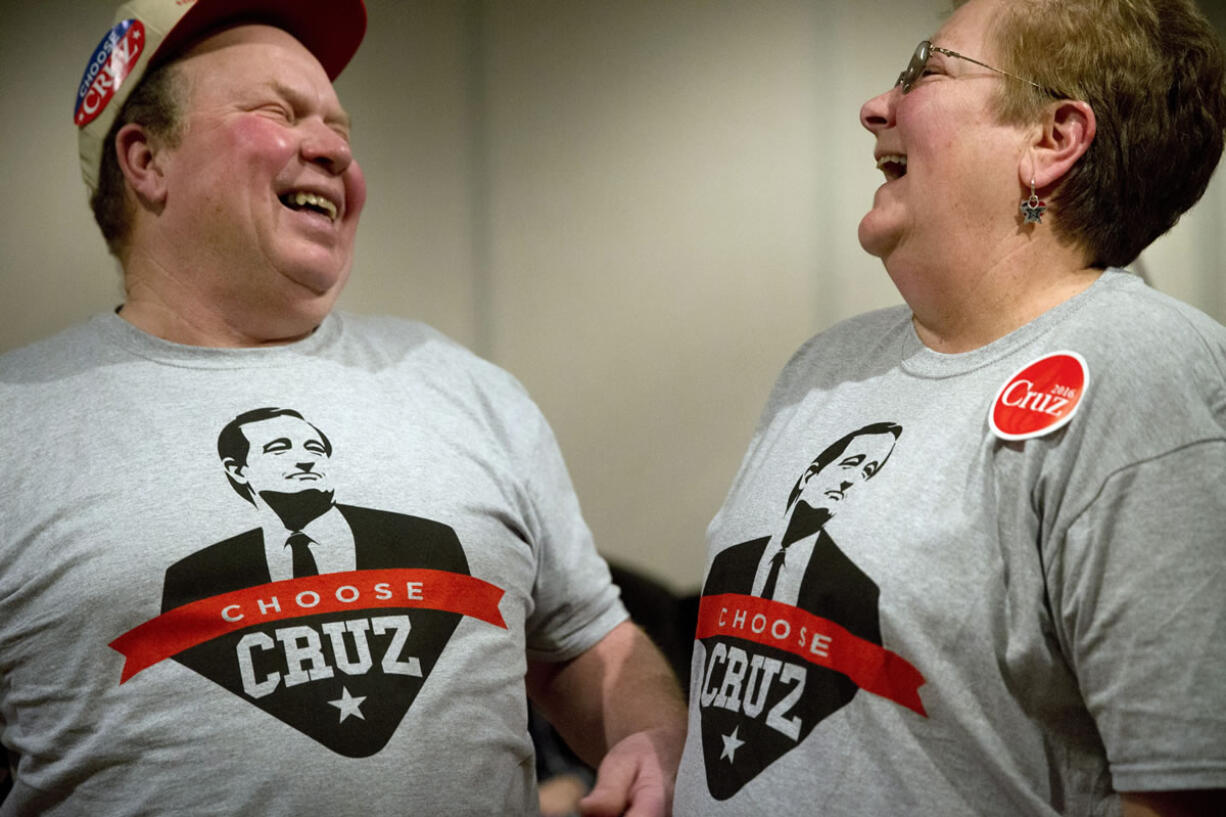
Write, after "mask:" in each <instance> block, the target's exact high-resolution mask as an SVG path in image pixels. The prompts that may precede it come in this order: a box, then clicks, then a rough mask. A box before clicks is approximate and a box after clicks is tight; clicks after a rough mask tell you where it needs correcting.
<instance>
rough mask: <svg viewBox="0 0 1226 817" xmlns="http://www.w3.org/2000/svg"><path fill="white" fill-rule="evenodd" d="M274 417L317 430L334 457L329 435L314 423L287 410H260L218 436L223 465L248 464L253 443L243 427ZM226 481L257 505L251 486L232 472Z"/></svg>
mask: <svg viewBox="0 0 1226 817" xmlns="http://www.w3.org/2000/svg"><path fill="white" fill-rule="evenodd" d="M273 417H297V418H298V419H299V420H301V421H302V422H304V423H306V424H307V425H309V426H310V427H311V428H314V429H315V433H316V434H318V435H319V440H320V442H322V443H323V444H324V453H325V454H327V455H328V456H329V457H331V456H332V443H331V442H329V440H328V435H327V434H324V433H323V432H322V431H320V430H319V428H318V427H316V426H315V424H314V423H311V422H308V421H307V419H306V418H305V417H303V416H302V415H301V414H299V413H298V412H296V411H294V410H293V409H287V408H258V409H252V410H251V411H244V412H243V413H242V414H240V415H238V416H237V417H235V418H234V419H233V420H231V421H230V422H228V423H226V427H225V428H223V429H222V430H221V433H220V434H218V435H217V456H218V457H220V458H221V461H222V464H225V462H226V460H234V461H235V462H237V463H241V464H243V465H246V464H247V454H248V453H249V452H250V450H251V443H250V441H248V439H247V435H246V434H244V433H243V426H245V425H247V424H248V423H258V422H259V421H260V420H271V419H272V418H273ZM226 479H228V480H229V481H230V487H231V488H233V489H234V490H235V491H236V492H237V493H238V495H239V496H241V497H242V498H243V499H245V500H247V501H248V502H250V503H251V504H252V505H254V504H255V497H254V492H253V491H252V488H251V486H250V485H244V484H243V483H241V482H239V481H237V480H236V479H234V477H232V476H230V472H229V471H227V472H226Z"/></svg>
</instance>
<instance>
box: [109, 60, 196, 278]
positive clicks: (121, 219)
mask: <svg viewBox="0 0 1226 817" xmlns="http://www.w3.org/2000/svg"><path fill="white" fill-rule="evenodd" d="M185 86H186V82H185V81H184V79H183V77H182V74H181V72H180V71H179V70H178V68H177V67H176V63H175V62H173V61H171V62H168V63H165V64H163V65H159V66H157V67H156V68H154V69H153V70H151V71H150V72H149V73H148V74H146V75H145V76H144V77H143V78H142V79H141V82H140V84H139V85H137V86H136V89H135V90H133V91H132V94H131V95H130V96H129V97H128V98H127V100H126V101H125V102H124V105H123V108H121V109H120V111H119V116H117V117H115V121H114V122H113V123H111V129H110V130H109V131H107V134H106V140H105V141H104V142H103V145H102V158H101V161H100V163H99V167H98V188H97V189H96V190H95V191H94V194H93V196H91V197H90V200H89V204H90V207H92V208H93V211H94V221H96V222H98V227H99V228H100V229H101V230H102V237H103V238H105V239H106V246H107V249H109V250H110V252H111V255H113V256H115V257H116V258H118V259H119V260H120V261H123V260H124V257H125V254H126V253H127V249H128V239H129V237H130V234H131V231H132V217H133V212H132V210H133V208H132V204H131V202H129V201H128V196H127V190H126V187H127V185H126V181H125V179H124V175H123V171H122V170H121V169H120V168H119V160H118V159H117V158H116V156H115V134H117V133H119V129H120V128H122V127H123V126H124V125H127V124H128V123H130V122H135V123H137V124H138V125H142V126H143V127H144V128H145V130H146V131H148V133H149V135H150V136H151V137H153V138H155V139H158V140H159V141H161V142H162V144H163V145H165V146H168V147H174V146H176V145H178V144H179V139H180V138H181V137H182V135H183V127H182V124H183V123H182V115H183V98H182V97H183V94H184V93H185Z"/></svg>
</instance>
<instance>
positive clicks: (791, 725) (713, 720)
mask: <svg viewBox="0 0 1226 817" xmlns="http://www.w3.org/2000/svg"><path fill="white" fill-rule="evenodd" d="M901 433H902V427H901V426H899V425H897V424H894V423H889V422H883V423H874V424H871V425H867V426H864V427H863V428H860V429H856V430H855V431H852V432H850V433H849V434H847V435H845V436H844V437H842V438H840V439H839V440H837V441H835V442H834V443H832V444H831V445H829V446H828V447H827V448H826V449H825V450H823V451H822V452H821V453H820V454H819V455H818V456H817V458H816V459H814V460H813V462H812V464H810V466H809V468H808V469H807V470H806V471H805V472H804V474H802V475H801V477H800V479H799V480H798V481H797V483H796V486H795V487H794V488H793V490H792V492H791V495H790V496H789V497H788V498H787V503H786V506H785V513H784V514H783V515H782V517H781V525H780V529H779V530H778V531H776V532H774V533H772V534H771V535H768V536H763V537H761V538H758V539H753V540H750V541H747V542H742V543H740V544H736V545H733V546H731V547H728V548H726V549H724V550H722V551H721V552H720V553H719V554H718V555H716V557H715V559H714V561H713V563H712V565H711V569H710V571H709V572H708V574H707V579H706V582H705V583H704V586H703V589H702V600H701V605H700V610H699V620H698V631H697V634H696V637H697V638H698V640H699V641H701V642H702V644H703V646H704V648H705V665H704V666H703V668H702V677H701V685H700V687H699V691H698V694H697V699H696V702H697V704H698V706H699V710H700V721H701V729H702V736H701V740H702V753H703V759H704V764H705V767H706V779H707V787H708V790H709V791H710V793H711V796H712V797H714V798H715V799H717V800H726V799H728V798H730V797H732V796H733V795H735V794H736V793H737V792H738V791H740V790H741V788H742V787H743V786H744V785H745V784H746V783H748V782H749V781H750V780H752V779H754V778H755V777H757V776H758V775H759V774H760V773H762V771H763V770H765V769H766V768H767V767H769V766H770V765H771V764H772V763H774V762H775V761H776V760H778V759H779V758H780V757H782V756H783V755H784V754H786V753H787V752H789V751H791V750H792V749H793V748H795V747H796V746H798V745H799V744H801V743H802V742H803V741H804V740H805V738H806V737H807V736H808V735H809V734H810V733H811V732H812V731H813V730H814V729H815V728H820V724H821V722H822V721H823V720H825V719H826V718H827V717H829V716H830V715H832V714H833V713H835V712H837V711H838V710H839V709H841V708H843V707H844V706H846V705H847V704H848V703H849V702H850V701H851V700H852V698H853V697H855V695H856V694H857V693H859V692H860V691H861V690H864V691H867V692H870V693H872V694H876V695H881V696H883V697H885V698H888V699H890V700H892V701H894V702H895V703H897V704H899V705H900V706H904V707H906V708H908V709H910V710H912V711H913V712H915V713H917V714H918V715H921V716H923V715H924V714H925V713H924V707H923V704H922V702H921V700H920V696H919V691H918V690H919V687H920V686H921V685H922V684H923V683H924V678H923V676H922V675H921V674H920V673H919V671H918V670H916V669H915V668H914V667H913V666H911V665H910V664H909V663H908V662H907V661H906V660H905V659H903V658H902V657H900V656H898V655H895V654H894V653H892V652H890V651H888V650H886V649H885V648H884V647H883V646H882V639H881V632H880V625H879V621H878V611H877V601H878V596H879V590H878V587H877V585H876V583H874V582H873V580H872V578H870V577H869V576H867V575H866V574H865V573H864V572H863V571H862V570H861V569H860V568H859V567H857V566H856V564H854V563H853V562H852V561H851V560H850V559H849V558H848V557H847V556H846V555H845V554H844V553H843V551H842V550H840V549H839V547H838V545H837V544H836V543H835V541H834V540H833V539H832V538H831V537H830V536H829V535H828V534H827V533H826V531H825V530H824V526H825V524H826V522H827V521H828V520H829V519H830V518H832V517H833V516H834V515H835V514H836V513H838V510H839V507H840V506H841V505H842V503H843V502H845V501H848V500H849V498H850V497H852V496H854V495H855V494H857V493H859V492H860V491H864V490H867V488H866V487H865V484H866V483H868V482H869V480H871V479H872V478H873V476H875V475H876V473H877V472H878V471H879V470H880V469H881V468H882V467H884V466H885V465H886V463H887V462H888V460H889V457H890V454H891V453H892V452H893V449H894V446H895V444H896V443H897V441H898V440H899V438H900V436H901ZM696 680H697V679H696Z"/></svg>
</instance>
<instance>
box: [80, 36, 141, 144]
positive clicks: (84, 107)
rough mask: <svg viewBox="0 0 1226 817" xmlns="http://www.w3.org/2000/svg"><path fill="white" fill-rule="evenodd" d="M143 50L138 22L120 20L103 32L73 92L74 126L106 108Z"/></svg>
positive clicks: (86, 122)
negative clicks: (74, 102)
mask: <svg viewBox="0 0 1226 817" xmlns="http://www.w3.org/2000/svg"><path fill="white" fill-rule="evenodd" d="M144 50H145V26H144V24H143V23H142V22H141V21H140V20H123V21H122V22H119V23H117V24H116V25H115V27H114V28H112V29H111V30H110V31H108V32H107V33H106V36H104V37H103V38H102V42H100V43H98V47H97V48H95V49H94V55H93V56H92V57H90V58H89V64H88V65H87V66H85V73H84V75H82V77H81V85H80V87H79V88H78V89H77V102H76V105H75V106H74V107H73V111H72V121H73V122H75V123H76V125H77V127H79V128H83V127H85V126H86V125H88V124H89V123H90V122H93V121H94V120H95V119H96V118H97V117H98V114H100V113H102V111H103V110H105V109H106V106H107V103H109V102H110V101H111V99H112V98H114V96H115V92H116V91H117V90H119V86H120V85H122V84H123V81H124V79H125V78H126V77H127V76H128V74H129V73H131V71H132V66H134V65H136V61H137V60H138V59H139V58H140V55H141V54H142V53H144Z"/></svg>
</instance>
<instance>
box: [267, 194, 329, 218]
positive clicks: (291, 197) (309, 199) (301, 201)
mask: <svg viewBox="0 0 1226 817" xmlns="http://www.w3.org/2000/svg"><path fill="white" fill-rule="evenodd" d="M277 198H279V199H280V200H281V203H282V204H284V205H285V206H286V207H288V208H289V209H291V210H310V211H312V212H316V213H319V214H321V215H323V216H326V217H327V219H328V220H329V221H336V216H337V214H338V213H339V212H340V209H339V208H338V207H337V206H336V204H334V203H333V202H332V201H330V200H329V199H327V198H325V197H323V196H320V195H318V194H316V193H308V192H306V191H303V190H298V191H294V192H290V193H282V194H281V195H280V196H278V197H277Z"/></svg>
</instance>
